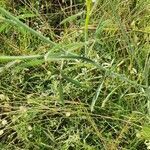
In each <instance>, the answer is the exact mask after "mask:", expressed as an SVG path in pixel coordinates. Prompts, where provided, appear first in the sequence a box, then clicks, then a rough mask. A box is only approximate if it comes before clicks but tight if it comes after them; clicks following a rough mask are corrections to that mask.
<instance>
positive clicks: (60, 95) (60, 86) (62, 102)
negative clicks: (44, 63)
mask: <svg viewBox="0 0 150 150" xmlns="http://www.w3.org/2000/svg"><path fill="white" fill-rule="evenodd" d="M58 93H59V101H60V103H61V104H62V105H64V104H65V102H64V95H63V85H62V82H61V81H60V82H59V85H58Z"/></svg>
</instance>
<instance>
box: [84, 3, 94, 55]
mask: <svg viewBox="0 0 150 150" xmlns="http://www.w3.org/2000/svg"><path fill="white" fill-rule="evenodd" d="M91 3H92V1H91V0H86V19H85V29H84V31H85V53H84V55H85V56H87V55H88V47H87V45H88V44H87V42H88V25H89V20H90V11H91Z"/></svg>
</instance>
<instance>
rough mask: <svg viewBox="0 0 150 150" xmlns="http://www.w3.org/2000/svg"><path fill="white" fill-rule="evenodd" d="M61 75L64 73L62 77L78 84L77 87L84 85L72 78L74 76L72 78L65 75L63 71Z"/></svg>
mask: <svg viewBox="0 0 150 150" xmlns="http://www.w3.org/2000/svg"><path fill="white" fill-rule="evenodd" d="M61 75H62V77H63V78H64V79H66V80H67V81H69V82H71V83H72V84H74V85H75V86H77V87H83V86H82V84H81V83H80V82H79V81H77V80H74V79H72V78H70V77H68V76H66V75H64V74H63V73H61Z"/></svg>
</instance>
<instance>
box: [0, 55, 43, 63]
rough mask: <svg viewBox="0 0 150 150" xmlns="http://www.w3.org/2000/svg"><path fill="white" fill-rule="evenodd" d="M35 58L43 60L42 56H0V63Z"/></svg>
mask: <svg viewBox="0 0 150 150" xmlns="http://www.w3.org/2000/svg"><path fill="white" fill-rule="evenodd" d="M37 58H44V56H43V55H30V56H0V62H6V61H13V60H32V59H37Z"/></svg>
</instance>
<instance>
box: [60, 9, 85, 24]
mask: <svg viewBox="0 0 150 150" xmlns="http://www.w3.org/2000/svg"><path fill="white" fill-rule="evenodd" d="M83 13H84V11H82V12H79V13H77V14H75V15H72V16H69V17H68V18H66V19H64V20H63V21H62V22H60V24H64V23H67V22H71V21H73V20H75V19H76V18H77V17H78V16H81V15H82V14H83Z"/></svg>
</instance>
